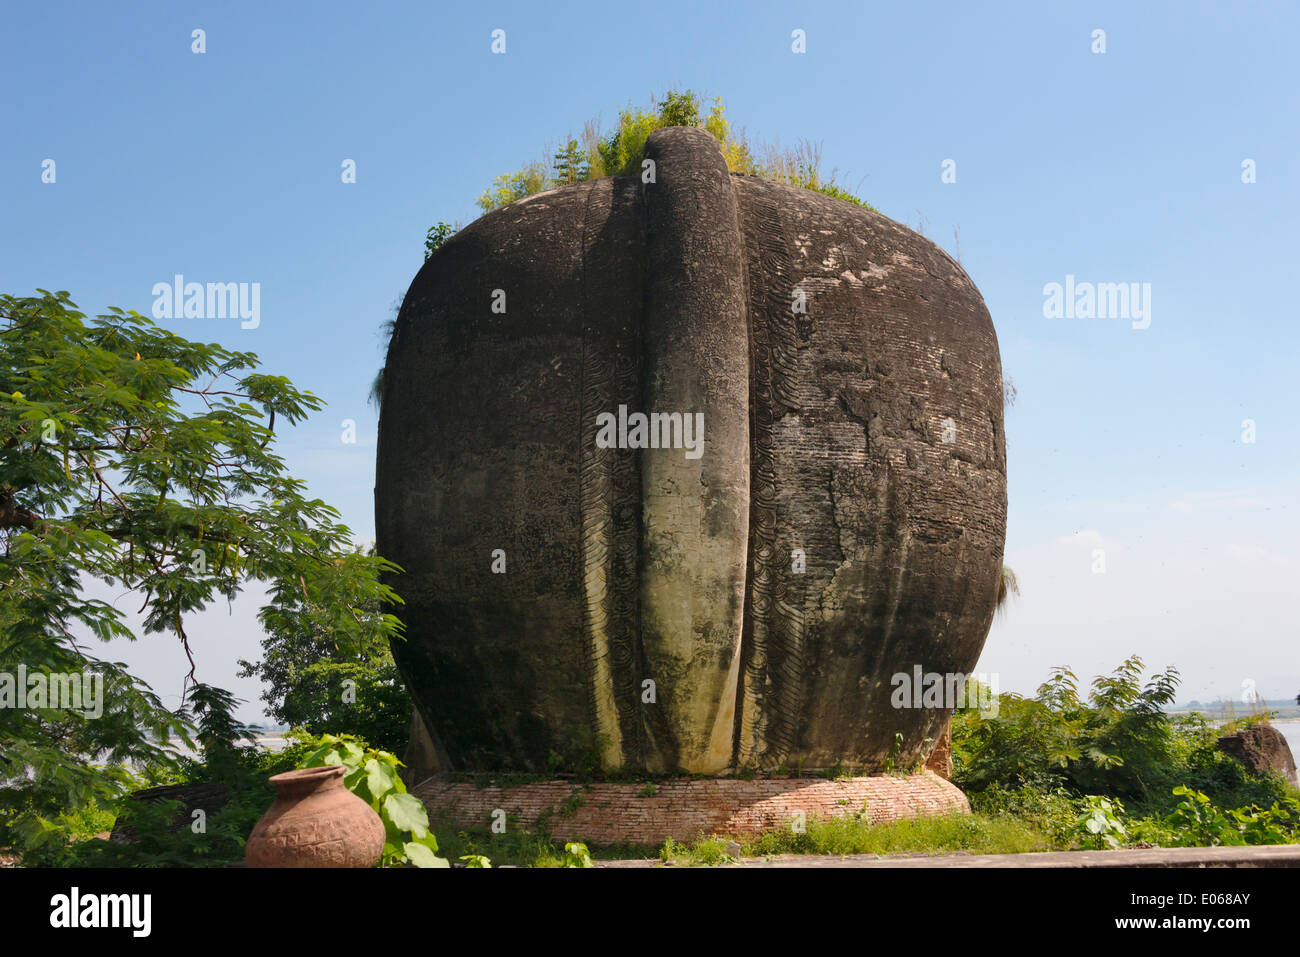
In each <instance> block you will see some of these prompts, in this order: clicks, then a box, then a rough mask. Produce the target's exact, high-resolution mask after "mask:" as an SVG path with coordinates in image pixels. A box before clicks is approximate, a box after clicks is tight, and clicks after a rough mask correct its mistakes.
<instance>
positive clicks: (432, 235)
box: [424, 222, 456, 262]
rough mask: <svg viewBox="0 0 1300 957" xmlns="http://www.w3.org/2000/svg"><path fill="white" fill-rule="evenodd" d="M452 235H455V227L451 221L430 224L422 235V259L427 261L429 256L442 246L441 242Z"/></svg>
mask: <svg viewBox="0 0 1300 957" xmlns="http://www.w3.org/2000/svg"><path fill="white" fill-rule="evenodd" d="M454 235H456V227H455V226H453V225H451V223H441V222H440V223H438V225H436V226H430V227H429V231H428V232H427V233H426V234H425V236H424V261H425V262H428V261H429V258H430V257H431V256H432V255H433V254H434V253H436V252H437V251H438V250H439V249H441V248H442V244H443V243H445V242H446V241H447V240H449V239H451V237H452V236H454Z"/></svg>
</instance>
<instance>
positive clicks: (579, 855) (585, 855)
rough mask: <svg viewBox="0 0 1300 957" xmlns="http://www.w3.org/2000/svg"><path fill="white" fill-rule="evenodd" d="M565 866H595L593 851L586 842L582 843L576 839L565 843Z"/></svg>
mask: <svg viewBox="0 0 1300 957" xmlns="http://www.w3.org/2000/svg"><path fill="white" fill-rule="evenodd" d="M563 866H564V867H594V866H595V865H594V864H592V863H591V852H590V851H588V850H587V845H586V844H580V843H578V842H576V841H570V842H569V843H567V844H565V845H564V859H563Z"/></svg>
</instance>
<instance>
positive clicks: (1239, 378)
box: [0, 2, 1300, 717]
mask: <svg viewBox="0 0 1300 957" xmlns="http://www.w3.org/2000/svg"><path fill="white" fill-rule="evenodd" d="M1297 27H1300V8H1297V7H1296V6H1295V5H1288V4H1270V3H1259V4H1249V5H1245V4H1243V5H1227V4H1222V5H1219V4H1204V3H1203V4H1187V3H1178V4H1174V3H1167V4H1157V3H1152V4H1141V5H1135V4H1089V5H1086V6H1084V5H1077V6H1076V5H1070V4H1056V3H1053V4H1034V3H1024V4H997V5H985V6H983V7H982V8H980V9H976V8H975V5H970V4H958V3H951V4H946V3H945V4H865V3H842V4H821V3H799V4H793V3H792V4H776V3H761V2H750V3H745V4H743V5H735V6H734V7H732V6H728V5H722V4H716V5H715V4H700V3H698V2H694V3H692V2H687V3H678V2H656V3H654V4H649V5H627V4H622V5H612V6H611V5H603V6H602V7H600V8H587V7H584V6H580V5H571V6H567V7H566V5H564V4H536V3H519V4H513V3H509V4H507V3H496V4H474V5H466V9H461V10H447V9H444V7H443V5H434V4H417V3H385V4H376V5H373V7H367V6H365V5H332V4H318V5H314V6H310V7H304V6H300V5H289V4H264V3H222V4H187V3H175V2H169V3H137V4H115V5H111V6H110V5H100V4H91V3H85V4H66V3H57V2H51V3H42V4H39V5H37V4H23V5H17V6H13V7H12V8H11V9H9V10H7V11H6V14H5V38H6V41H7V42H6V44H5V47H6V56H5V60H4V63H3V65H0V71H3V73H4V93H3V99H2V100H0V117H2V118H3V128H4V129H5V130H6V132H7V135H6V136H5V138H4V143H3V144H2V145H0V222H3V224H4V228H3V229H2V230H0V289H3V290H4V291H6V292H11V293H15V294H27V293H29V292H30V291H31V290H33V289H34V288H36V287H38V286H39V287H44V288H49V289H68V290H69V291H71V292H72V294H73V298H74V300H76V301H77V302H78V303H79V304H80V305H81V306H82V308H83V310H84V311H87V312H92V313H93V312H98V311H100V310H101V309H103V308H104V307H106V306H108V305H119V306H122V307H123V308H134V309H137V310H139V311H140V312H143V313H146V314H148V313H149V311H150V307H151V305H152V302H153V296H152V293H151V290H152V287H153V285H154V284H155V283H157V282H169V281H170V280H171V278H172V276H173V275H175V274H177V273H180V274H183V275H184V276H185V277H186V278H187V279H189V280H192V281H200V282H206V281H223V282H229V281H233V282H258V283H260V284H261V290H262V302H261V314H262V315H261V324H260V326H259V327H258V328H256V329H241V328H240V326H239V323H238V321H237V320H216V319H189V320H186V319H175V320H168V321H167V322H166V324H167V325H169V326H171V327H172V328H174V329H175V330H176V331H178V332H180V333H182V334H184V335H187V336H189V337H190V338H195V339H203V340H205V341H217V342H221V343H223V344H224V345H227V346H229V347H232V348H238V349H243V350H249V351H254V352H257V353H258V354H259V355H260V356H261V357H262V359H263V361H264V366H265V368H266V369H267V370H269V371H272V372H275V373H278V374H284V375H288V376H289V377H290V378H291V379H293V380H294V382H295V383H297V384H299V385H301V386H303V387H306V388H309V389H311V390H312V391H314V392H316V393H317V394H318V395H320V396H321V397H322V398H323V399H325V400H326V401H327V402H328V407H327V408H326V410H325V411H324V412H323V413H321V414H319V415H317V416H315V417H313V418H312V419H311V420H310V421H309V422H308V423H306V424H305V425H303V426H302V427H300V428H298V429H296V430H294V431H292V432H290V433H287V434H285V436H284V439H283V443H282V451H283V453H284V454H285V456H286V458H287V459H288V460H289V462H290V463H291V465H292V467H293V468H294V469H295V470H297V472H298V473H299V474H301V475H302V477H304V478H305V479H307V480H308V482H309V483H310V486H311V488H312V489H313V491H314V492H316V494H318V495H320V496H321V497H323V498H325V499H327V500H328V501H330V502H332V503H334V504H336V505H337V507H339V508H340V510H341V511H342V512H343V514H344V517H345V519H346V521H348V523H349V524H350V525H351V526H352V527H353V529H354V530H355V531H356V532H357V535H358V537H359V538H369V537H370V535H371V534H372V531H373V515H372V511H371V507H372V487H373V455H374V429H375V415H374V411H373V410H372V409H371V408H370V407H369V406H368V405H367V404H366V392H367V389H368V387H369V383H370V380H371V378H372V377H373V375H374V373H375V370H376V368H377V367H378V365H379V363H380V361H381V355H380V351H379V345H380V343H379V339H378V334H377V330H378V326H379V324H380V322H381V321H383V320H384V319H385V318H387V317H389V316H390V315H391V312H392V305H393V304H394V303H395V302H396V301H397V300H399V299H400V297H401V296H402V295H403V293H404V292H405V290H406V287H407V285H408V284H409V282H410V280H411V278H412V277H413V276H414V274H415V272H416V270H417V269H418V268H419V266H420V263H421V260H422V243H423V234H424V231H425V229H426V228H427V227H428V226H429V225H431V224H432V223H434V222H436V221H439V220H448V221H456V220H460V221H463V222H468V221H470V220H472V219H473V218H474V217H475V216H476V215H477V212H478V210H477V209H476V208H475V206H474V202H473V201H474V198H475V197H476V196H477V195H478V194H479V193H480V192H481V191H482V190H483V189H484V188H485V187H486V186H487V185H488V184H489V183H490V181H491V179H492V177H493V176H495V175H497V174H499V173H502V172H506V171H508V170H511V169H515V168H517V167H519V166H520V165H522V164H523V163H525V162H527V161H531V160H533V159H536V158H539V157H540V156H541V155H542V154H543V152H544V150H545V148H546V147H547V145H548V144H553V143H554V142H555V141H557V140H558V139H560V138H561V137H567V135H569V134H577V133H578V132H579V131H580V130H581V128H582V125H583V123H584V122H585V121H586V120H587V119H589V118H592V117H599V118H601V119H602V120H603V121H604V124H605V126H606V128H608V126H609V125H610V124H611V123H612V122H613V121H614V120H615V118H616V116H617V110H618V108H619V107H621V106H626V105H628V104H629V103H631V104H635V105H638V106H645V105H648V102H649V98H650V95H651V93H652V92H653V93H659V94H662V93H663V92H664V91H665V90H667V89H670V88H674V87H675V88H678V89H681V88H687V87H689V88H693V89H696V90H699V91H702V92H706V93H708V94H710V95H720V96H722V98H723V100H724V102H725V104H726V106H727V111H728V115H729V117H730V118H731V119H732V121H733V122H734V123H735V124H737V125H738V126H743V127H745V129H746V131H747V132H748V134H749V136H750V137H751V139H766V140H769V141H773V140H775V141H780V142H781V143H783V144H786V145H792V144H793V143H794V142H795V141H797V140H798V139H800V138H808V139H810V140H813V141H818V142H820V143H821V144H822V149H823V159H824V163H825V165H826V166H827V167H837V168H838V169H839V172H840V180H841V182H843V183H844V184H845V185H847V186H849V187H850V188H852V189H855V190H856V191H857V192H859V193H860V194H861V195H862V196H863V197H864V198H866V199H867V200H868V201H869V202H871V203H872V204H873V205H874V206H876V207H877V208H878V209H880V210H881V211H882V212H883V213H885V214H886V215H888V216H891V217H892V218H894V219H897V220H899V221H901V222H905V223H907V224H909V225H911V226H913V227H916V226H918V225H920V226H922V228H923V229H924V231H925V233H926V235H928V236H930V237H931V238H933V239H935V240H936V241H937V242H938V243H939V244H940V245H942V246H944V247H945V248H946V249H948V250H949V251H954V252H955V251H956V241H955V239H954V230H959V235H960V253H961V260H962V263H963V265H964V266H965V268H966V269H967V271H968V272H969V273H970V275H971V276H972V278H973V279H974V280H975V282H976V284H977V285H978V286H979V288H980V290H981V291H982V293H983V294H984V297H985V300H986V302H987V304H988V307H989V310H990V312H991V313H992V316H993V319H994V323H995V325H996V328H997V332H998V337H999V341H1000V344H1001V349H1002V356H1003V365H1004V370H1005V372H1006V374H1007V375H1009V376H1010V377H1011V378H1012V379H1013V380H1014V382H1015V383H1016V386H1017V387H1018V389H1019V400H1018V402H1017V404H1016V406H1015V407H1014V408H1012V409H1011V410H1010V411H1009V412H1008V417H1007V439H1008V462H1009V499H1010V510H1009V523H1008V533H1007V562H1008V564H1009V565H1011V566H1012V567H1013V568H1014V569H1015V570H1016V571H1017V573H1018V574H1019V577H1020V581H1021V585H1022V595H1021V597H1020V598H1019V599H1018V600H1017V601H1016V602H1015V603H1014V604H1013V605H1012V607H1011V608H1010V610H1009V611H1008V613H1006V614H1005V615H1002V616H1001V617H999V619H998V620H997V622H996V623H995V624H994V628H993V631H992V634H991V635H990V638H989V642H988V645H987V647H986V650H985V653H984V657H983V659H982V660H981V662H980V666H979V670H981V671H994V672H998V673H999V675H1000V676H1001V684H1002V687H1003V689H1004V690H1008V689H1011V690H1018V691H1022V692H1031V691H1032V690H1033V688H1034V687H1035V686H1036V685H1037V684H1038V682H1040V681H1041V680H1042V679H1043V678H1044V677H1045V675H1046V673H1047V669H1048V668H1049V667H1050V666H1052V665H1056V664H1069V665H1072V666H1073V667H1074V668H1075V670H1076V671H1077V672H1078V673H1080V674H1081V675H1083V676H1085V677H1091V676H1092V675H1094V674H1097V673H1098V672H1100V671H1104V670H1109V669H1110V668H1112V667H1113V666H1114V665H1116V664H1118V662H1119V661H1120V660H1121V659H1122V658H1123V657H1125V656H1126V655H1127V654H1129V653H1132V652H1137V653H1139V654H1141V655H1143V657H1144V658H1146V660H1147V662H1148V664H1150V665H1154V666H1158V667H1163V666H1164V665H1166V664H1174V665H1176V666H1177V667H1179V668H1180V670H1181V671H1182V672H1183V674H1184V679H1185V684H1184V689H1183V694H1182V697H1183V698H1184V699H1186V698H1192V697H1199V698H1201V699H1202V700H1204V699H1206V698H1214V697H1216V696H1228V697H1235V696H1239V695H1240V694H1241V691H1242V688H1243V682H1253V685H1248V687H1255V688H1257V690H1259V691H1260V692H1261V693H1264V694H1266V695H1267V696H1268V697H1283V696H1293V695H1295V694H1296V693H1297V692H1300V654H1298V653H1297V647H1298V646H1300V642H1298V641H1297V639H1298V638H1300V634H1298V633H1297V632H1298V631H1300V626H1298V625H1297V618H1296V615H1295V611H1294V603H1295V596H1296V593H1297V588H1296V587H1295V581H1296V577H1297V573H1298V572H1300V550H1298V549H1297V546H1296V538H1297V535H1296V533H1297V525H1298V519H1300V500H1298V499H1300V496H1298V495H1297V488H1298V487H1300V485H1298V483H1297V481H1296V478H1297V471H1298V470H1300V454H1298V453H1300V440H1298V438H1297V427H1298V425H1300V412H1298V411H1297V402H1296V398H1297V388H1296V384H1295V383H1296V363H1297V359H1298V358H1300V348H1298V346H1300V333H1298V332H1297V326H1296V322H1297V319H1298V318H1300V317H1298V316H1297V300H1296V297H1295V292H1294V288H1295V282H1296V278H1295V277H1296V274H1297V271H1296V268H1295V265H1294V260H1295V256H1296V242H1295V241H1296V236H1297V226H1296V224H1297V222H1300V124H1297V122H1296V118H1297V117H1300V83H1297V82H1296V79H1297V73H1296V66H1295V58H1294V57H1295V55H1294V47H1295V43H1296V37H1297ZM497 28H500V29H504V30H505V31H506V42H507V52H506V54H505V55H493V54H492V53H491V51H490V43H491V32H492V30H494V29H497ZM194 29H203V30H205V31H206V45H207V52H206V53H204V54H202V55H198V54H195V53H193V52H191V43H192V40H191V31H192V30H194ZM795 29H802V30H804V31H805V33H806V37H807V52H806V53H805V54H802V55H798V54H794V53H792V52H791V31H793V30H795ZM1096 29H1103V30H1105V34H1106V52H1105V53H1104V54H1098V53H1093V52H1092V50H1091V47H1092V45H1093V39H1092V33H1093V31H1094V30H1096ZM47 158H49V159H53V160H54V161H55V163H56V176H57V178H56V182H55V183H53V184H50V183H43V182H42V181H41V172H42V161H43V160H45V159H47ZM345 159H353V160H355V161H356V164H357V182H356V183H355V184H344V183H342V182H341V178H340V164H341V163H342V162H343V161H344V160H345ZM945 159H953V160H955V162H956V169H957V179H956V182H955V183H943V182H941V178H940V174H941V171H942V163H943V161H944V160H945ZM1246 159H1252V160H1254V161H1255V164H1256V171H1257V172H1256V175H1257V181H1256V182H1254V183H1250V184H1247V183H1243V182H1242V166H1241V164H1242V162H1243V161H1244V160H1246ZM1067 274H1068V275H1073V276H1075V277H1076V278H1077V279H1078V280H1079V281H1092V282H1138V283H1150V286H1151V320H1152V321H1151V324H1150V327H1149V328H1146V329H1140V330H1138V329H1133V328H1131V324H1130V323H1129V322H1128V321H1127V320H1124V319H1049V318H1045V317H1044V314H1043V299H1044V295H1043V287H1044V285H1045V284H1047V283H1050V282H1061V283H1063V282H1064V281H1065V277H1066V276H1067ZM344 419H354V420H355V421H356V422H357V427H358V441H357V442H356V444H353V445H345V444H344V443H343V442H342V441H341V434H342V433H341V427H340V423H341V422H342V420H344ZM1245 419H1252V420H1254V422H1255V427H1256V441H1255V442H1254V443H1245V442H1243V440H1242V422H1243V420H1245ZM1095 548H1102V549H1104V550H1105V552H1106V572H1105V573H1104V574H1095V573H1094V572H1093V571H1092V567H1093V563H1094V559H1093V549H1095ZM254 612H255V603H254V602H251V601H247V602H239V603H237V604H236V606H235V608H234V610H233V612H230V613H228V612H227V610H226V609H225V608H224V607H223V608H221V609H219V610H215V611H213V612H210V613H209V614H207V615H205V616H203V618H202V620H200V621H198V622H196V623H195V629H194V630H195V633H196V635H197V636H198V640H197V641H196V652H197V657H198V660H199V664H200V668H201V669H203V671H202V672H201V673H202V674H203V675H204V677H205V679H206V680H209V681H212V682H214V683H217V684H224V685H226V686H228V687H231V688H233V689H234V690H235V691H236V693H238V694H240V695H241V696H242V697H245V698H249V699H255V698H256V696H257V693H258V689H257V688H256V687H255V686H253V685H250V684H248V683H247V682H240V681H238V680H236V679H235V678H234V670H235V668H234V664H233V662H234V658H235V657H236V656H238V655H244V656H252V655H255V654H256V650H257V640H258V635H257V633H256V624H255V619H254V617H253V616H254ZM172 644H174V643H171V644H169V642H168V640H167V639H165V638H162V637H158V636H152V637H150V638H147V639H144V640H142V641H141V642H139V643H137V644H136V645H135V646H133V647H129V648H119V647H114V648H113V649H112V654H113V656H114V657H117V658H121V659H123V660H126V661H129V662H132V663H134V664H136V665H137V667H139V668H140V670H141V671H142V673H143V674H144V675H145V676H146V677H147V678H148V680H150V681H151V682H152V683H153V684H154V685H155V687H156V688H157V689H158V690H159V692H160V693H162V694H164V695H165V696H167V697H168V698H169V700H171V699H172V696H173V695H174V694H175V693H176V692H179V690H180V682H181V677H182V675H183V673H184V670H185V669H184V665H183V661H184V659H183V656H182V655H181V653H180V651H179V649H178V648H175V647H173V646H172ZM259 710H260V709H259V708H258V707H256V706H253V705H251V704H250V705H249V706H248V707H247V708H246V709H245V715H246V716H247V717H255V716H256V715H257V714H258V712H259Z"/></svg>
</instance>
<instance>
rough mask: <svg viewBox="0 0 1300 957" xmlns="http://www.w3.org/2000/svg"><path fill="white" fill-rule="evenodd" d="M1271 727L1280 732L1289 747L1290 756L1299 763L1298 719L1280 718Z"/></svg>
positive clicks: (1299, 720)
mask: <svg viewBox="0 0 1300 957" xmlns="http://www.w3.org/2000/svg"><path fill="white" fill-rule="evenodd" d="M1273 727H1275V728H1277V729H1278V730H1279V731H1281V732H1282V736H1283V737H1284V738H1286V743H1287V744H1289V745H1291V755H1292V757H1294V758H1295V759H1296V761H1297V762H1298V763H1300V718H1282V719H1280V720H1277V721H1274V722H1273Z"/></svg>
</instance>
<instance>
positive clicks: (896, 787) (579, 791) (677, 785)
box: [412, 771, 970, 846]
mask: <svg viewBox="0 0 1300 957" xmlns="http://www.w3.org/2000/svg"><path fill="white" fill-rule="evenodd" d="M412 793H413V794H415V796H416V797H418V798H419V799H420V800H421V801H423V802H424V805H425V807H426V808H428V810H429V816H430V819H431V820H435V821H436V820H438V819H440V818H441V819H443V820H446V819H447V818H448V817H450V818H451V819H452V820H453V821H454V822H455V823H456V824H457V825H458V826H460V827H466V828H484V829H486V828H487V827H488V825H489V824H490V822H491V820H492V815H493V812H495V811H497V810H502V811H505V813H506V815H507V817H508V818H513V819H515V821H516V823H517V824H518V825H519V826H522V827H525V828H530V829H531V828H533V827H535V826H536V824H537V821H538V818H539V817H544V818H545V820H546V824H547V826H548V827H549V829H550V833H551V835H552V836H553V837H555V838H558V839H561V840H581V841H586V842H587V843H589V844H604V845H609V844H636V845H645V846H655V845H659V844H662V843H663V842H664V840H665V839H666V838H669V837H671V838H673V839H674V840H678V841H690V840H694V839H695V838H697V837H700V836H709V835H715V834H716V835H720V836H721V835H731V836H737V835H745V834H759V833H762V832H763V831H767V830H771V829H773V828H778V827H789V826H790V825H791V822H792V821H794V820H796V819H797V818H798V816H799V815H802V817H803V819H804V820H805V821H811V820H812V819H813V818H816V817H820V818H832V817H849V816H851V815H854V814H857V813H859V812H864V813H865V815H866V817H867V818H868V819H869V820H870V821H871V822H872V823H875V824H879V823H884V822H887V821H897V820H901V819H903V818H910V817H917V816H920V815H936V814H953V813H959V814H968V813H970V804H969V802H968V801H967V800H966V795H965V794H963V793H962V792H961V791H960V790H959V789H958V788H957V787H956V786H955V785H953V784H952V783H950V782H948V781H945V780H944V779H943V778H941V777H939V776H938V775H937V774H935V773H934V772H933V771H923V772H921V773H919V774H911V775H897V776H896V775H889V774H878V775H872V776H870V777H861V778H838V779H836V780H827V779H825V778H763V779H757V780H753V781H742V780H737V779H732V778H709V779H700V778H674V779H671V780H668V781H657V782H655V785H654V788H653V794H651V793H650V788H648V787H647V785H646V784H645V783H643V782H641V783H630V784H611V783H594V784H588V785H581V784H576V783H574V782H571V781H541V782H535V783H529V784H521V785H516V786H513V787H504V788H502V787H483V788H480V787H478V786H477V785H475V784H472V783H468V782H458V781H452V780H449V779H447V778H445V777H441V776H438V777H432V778H429V779H428V780H427V781H424V782H423V783H421V784H420V785H419V786H418V787H416V788H414V789H412Z"/></svg>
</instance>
